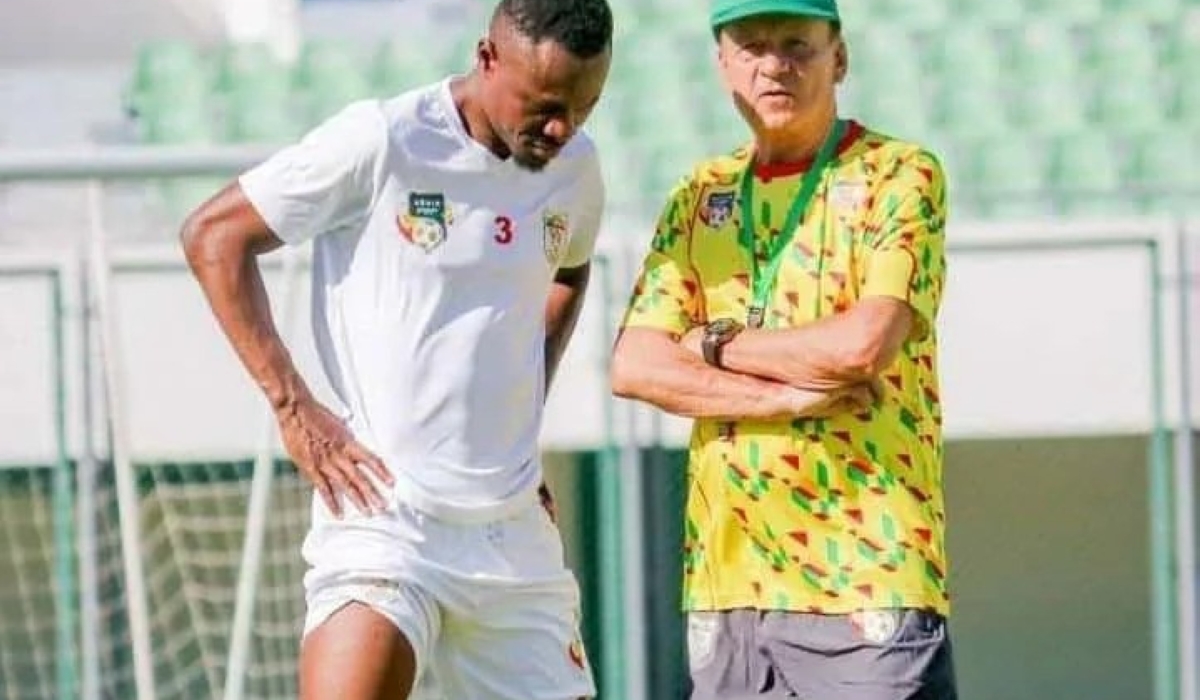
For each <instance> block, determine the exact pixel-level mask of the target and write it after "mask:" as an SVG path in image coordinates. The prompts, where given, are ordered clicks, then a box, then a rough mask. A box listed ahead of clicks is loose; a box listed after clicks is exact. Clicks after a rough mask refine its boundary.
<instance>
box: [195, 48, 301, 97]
mask: <svg viewBox="0 0 1200 700" xmlns="http://www.w3.org/2000/svg"><path fill="white" fill-rule="evenodd" d="M212 62H213V74H214V78H213V87H214V89H215V90H216V91H217V92H218V93H220V94H230V93H233V92H242V91H246V92H254V93H257V94H258V95H259V96H261V97H262V99H282V98H284V97H286V96H287V95H288V93H289V92H290V91H291V86H292V76H291V71H290V69H289V67H288V66H287V65H285V64H284V63H283V62H282V61H280V60H279V59H278V58H276V57H275V55H274V54H273V53H272V52H271V50H270V48H269V47H267V46H265V45H263V44H254V43H227V44H224V45H222V46H221V47H220V48H219V49H218V50H217V51H216V52H215V54H214V55H213V57H212Z"/></svg>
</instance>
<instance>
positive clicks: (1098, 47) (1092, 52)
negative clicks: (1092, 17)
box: [1085, 15, 1161, 83]
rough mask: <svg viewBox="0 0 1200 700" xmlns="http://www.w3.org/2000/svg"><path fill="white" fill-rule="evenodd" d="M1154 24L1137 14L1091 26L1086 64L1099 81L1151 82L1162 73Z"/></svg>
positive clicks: (1116, 17) (1121, 16)
mask: <svg viewBox="0 0 1200 700" xmlns="http://www.w3.org/2000/svg"><path fill="white" fill-rule="evenodd" d="M1160 43H1161V42H1159V41H1158V39H1157V38H1156V37H1155V36H1154V33H1153V31H1152V30H1151V28H1150V25H1149V24H1147V23H1146V22H1145V21H1143V20H1142V18H1140V17H1138V16H1134V15H1111V16H1109V17H1106V18H1105V19H1104V20H1103V21H1101V22H1095V23H1093V24H1091V25H1090V26H1089V27H1088V32H1087V46H1086V50H1085V55H1086V59H1087V62H1086V65H1087V70H1088V73H1090V74H1091V75H1092V76H1094V78H1095V79H1096V80H1097V81H1101V82H1109V83H1116V82H1121V83H1125V82H1131V83H1132V82H1149V81H1151V80H1153V79H1154V77H1155V76H1156V75H1157V74H1158V73H1159V72H1160V70H1161V69H1160V68H1159V57H1158V51H1157V49H1156V47H1157V46H1158V45H1159V44H1160Z"/></svg>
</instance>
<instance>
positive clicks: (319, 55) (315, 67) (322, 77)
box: [292, 40, 368, 91]
mask: <svg viewBox="0 0 1200 700" xmlns="http://www.w3.org/2000/svg"><path fill="white" fill-rule="evenodd" d="M292 76H293V79H294V81H295V87H296V88H297V89H299V90H302V91H303V90H322V89H325V88H327V87H329V86H331V85H335V84H337V83H339V82H341V81H345V80H352V81H356V82H365V81H366V80H367V79H368V71H367V68H366V65H365V62H364V61H361V60H359V57H358V56H356V55H355V53H354V51H353V49H352V47H350V46H347V45H346V44H344V43H342V42H334V41H317V40H314V41H308V42H305V43H304V46H303V47H302V48H301V51H300V58H299V60H298V61H297V62H296V66H295V68H294V70H293V73H292Z"/></svg>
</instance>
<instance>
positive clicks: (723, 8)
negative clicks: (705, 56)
mask: <svg viewBox="0 0 1200 700" xmlns="http://www.w3.org/2000/svg"><path fill="white" fill-rule="evenodd" d="M756 15H793V16H795V17H812V18H813V19H823V20H828V21H830V22H836V23H839V24H840V23H841V21H842V18H841V15H839V14H838V8H837V0H713V3H712V9H711V11H710V12H709V15H708V21H709V24H710V26H712V30H713V31H714V32H715V31H717V30H719V29H720V28H721V27H723V26H725V25H726V24H729V23H730V22H736V21H737V20H739V19H745V18H747V17H754V16H756Z"/></svg>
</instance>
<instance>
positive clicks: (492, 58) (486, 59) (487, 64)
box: [475, 36, 496, 73]
mask: <svg viewBox="0 0 1200 700" xmlns="http://www.w3.org/2000/svg"><path fill="white" fill-rule="evenodd" d="M475 65H476V67H478V68H479V70H480V71H482V72H484V73H490V72H491V71H493V70H495V68H496V43H495V42H494V41H492V38H491V37H488V36H485V37H483V38H481V39H480V40H479V43H478V44H476V45H475Z"/></svg>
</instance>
